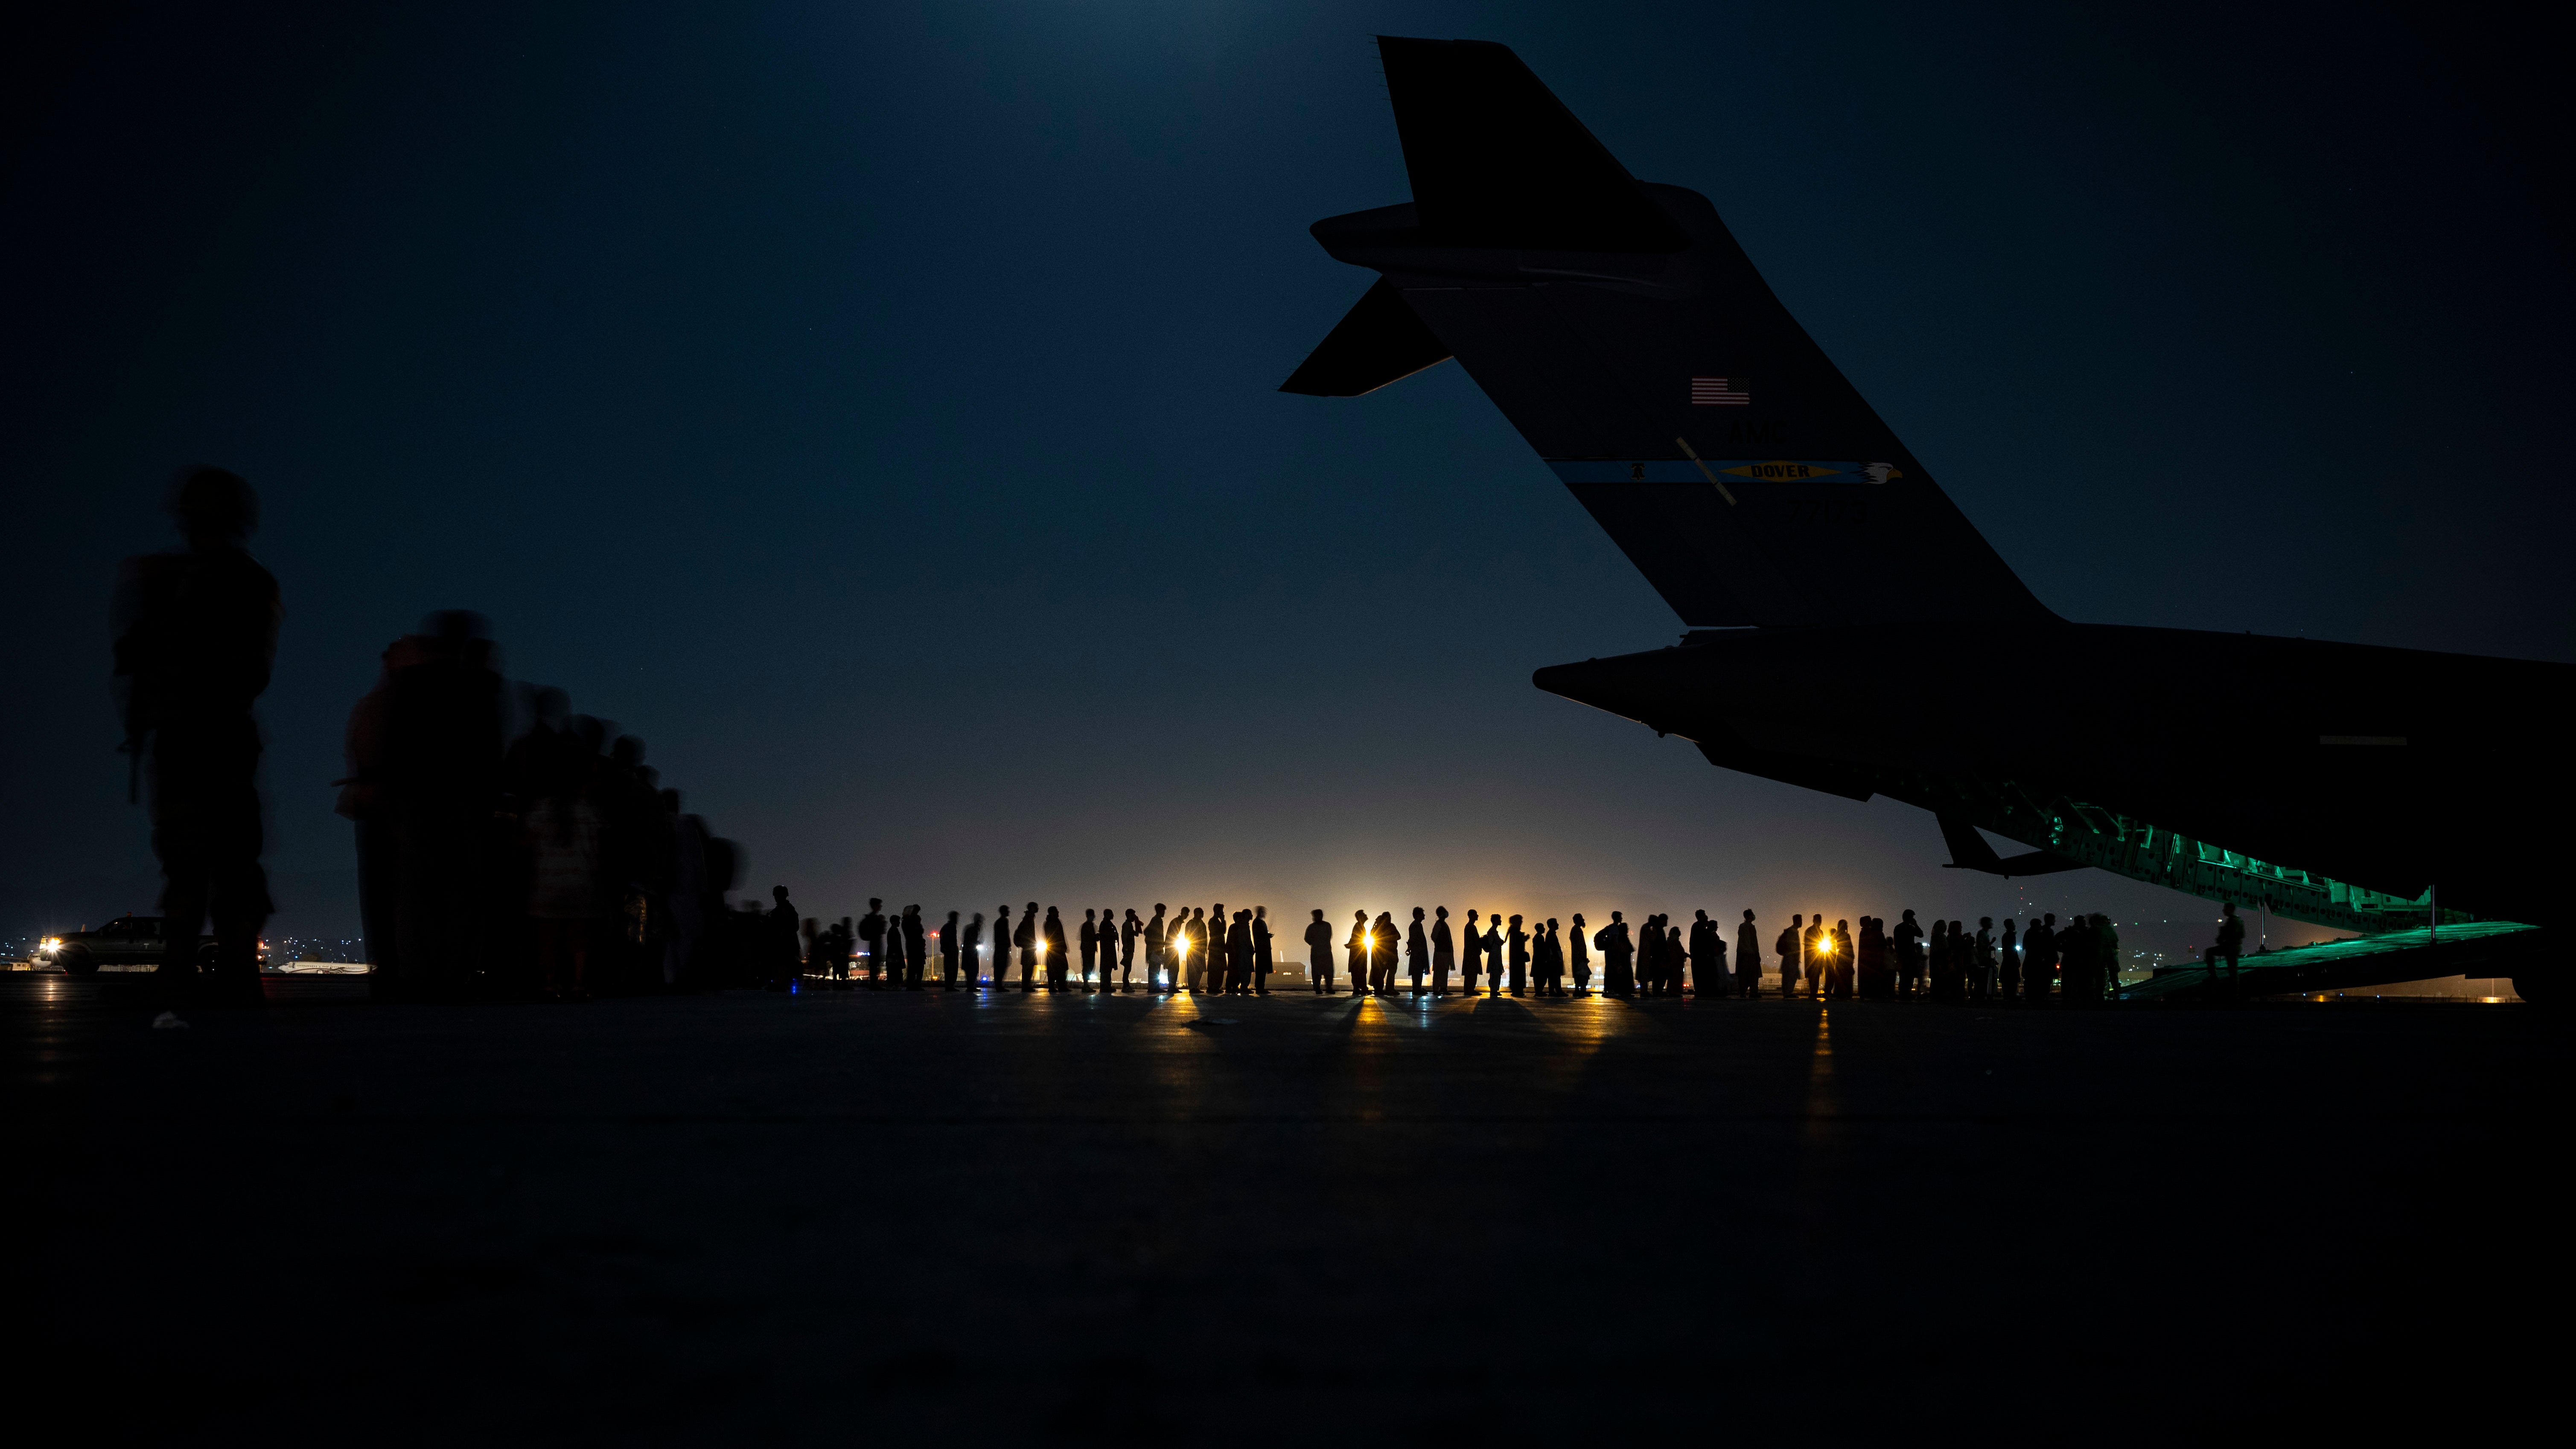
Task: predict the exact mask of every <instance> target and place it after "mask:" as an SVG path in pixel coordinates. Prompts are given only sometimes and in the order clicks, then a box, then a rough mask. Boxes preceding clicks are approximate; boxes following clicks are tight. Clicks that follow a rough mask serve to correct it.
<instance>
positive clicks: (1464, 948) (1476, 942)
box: [1458, 910, 1485, 996]
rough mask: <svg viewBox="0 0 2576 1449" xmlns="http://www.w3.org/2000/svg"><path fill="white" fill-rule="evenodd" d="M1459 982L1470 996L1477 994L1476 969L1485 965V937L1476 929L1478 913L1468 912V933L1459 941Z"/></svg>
mask: <svg viewBox="0 0 2576 1449" xmlns="http://www.w3.org/2000/svg"><path fill="white" fill-rule="evenodd" d="M1458 950H1459V959H1458V972H1459V980H1460V981H1461V982H1462V983H1463V984H1464V987H1465V990H1466V992H1467V994H1468V995H1469V996H1473V995H1475V994H1476V968H1477V967H1479V966H1480V965H1482V964H1483V963H1484V959H1485V935H1484V933H1483V932H1482V931H1479V930H1477V929H1476V913H1475V911H1473V910H1469V911H1468V912H1467V932H1466V934H1465V935H1463V936H1461V937H1460V938H1459V940H1458Z"/></svg>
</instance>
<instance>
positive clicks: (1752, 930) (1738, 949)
mask: <svg viewBox="0 0 2576 1449" xmlns="http://www.w3.org/2000/svg"><path fill="white" fill-rule="evenodd" d="M1735 989H1736V991H1737V992H1738V993H1739V994H1740V995H1742V996H1743V997H1744V999H1745V1000H1747V1001H1751V1000H1753V999H1754V998H1756V997H1758V996H1760V995H1761V994H1762V930H1761V928H1760V927H1759V926H1756V925H1755V924H1754V923H1753V913H1752V912H1751V911H1746V912H1745V913H1744V920H1743V922H1742V923H1741V924H1739V925H1738V926H1736V928H1735Z"/></svg>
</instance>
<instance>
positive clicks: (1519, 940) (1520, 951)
mask: <svg viewBox="0 0 2576 1449" xmlns="http://www.w3.org/2000/svg"><path fill="white" fill-rule="evenodd" d="M1529 941H1530V934H1529V932H1527V931H1524V930H1522V929H1521V918H1520V917H1518V916H1514V917H1512V929H1511V935H1510V937H1509V942H1510V945H1509V948H1508V949H1509V950H1510V952H1511V954H1510V956H1508V957H1507V958H1506V959H1507V960H1508V961H1509V962H1510V963H1511V968H1512V995H1514V996H1518V995H1520V994H1521V992H1522V991H1524V990H1526V989H1527V988H1528V986H1529V965H1530V950H1529Z"/></svg>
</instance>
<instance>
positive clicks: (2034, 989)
mask: <svg viewBox="0 0 2576 1449" xmlns="http://www.w3.org/2000/svg"><path fill="white" fill-rule="evenodd" d="M1906 914H1907V915H1909V916H1910V915H1912V914H1913V912H1911V911H1908V912H1906ZM2056 979H2057V913H2056V912H2055V911H2050V912H2047V913H2045V914H2044V915H2042V916H2041V918H2040V919H2039V920H2037V921H2034V922H2032V923H2031V927H2030V929H2029V930H2027V931H2024V932H2022V936H2021V985H2022V994H2023V997H2024V999H2026V1000H2030V1001H2045V1000H2047V999H2048V983H2050V982H2051V981H2054V980H2056Z"/></svg>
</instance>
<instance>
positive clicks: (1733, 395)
mask: <svg viewBox="0 0 2576 1449" xmlns="http://www.w3.org/2000/svg"><path fill="white" fill-rule="evenodd" d="M1691 401H1692V402H1693V403H1694V404H1696V405H1698V406H1700V407H1704V408H1740V407H1749V406H1751V405H1752V402H1753V394H1751V393H1749V392H1739V391H1736V390H1735V389H1733V388H1730V387H1728V386H1727V385H1726V379H1725V378H1722V377H1694V378H1692V379H1691Z"/></svg>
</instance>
